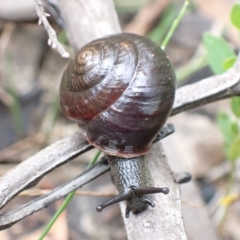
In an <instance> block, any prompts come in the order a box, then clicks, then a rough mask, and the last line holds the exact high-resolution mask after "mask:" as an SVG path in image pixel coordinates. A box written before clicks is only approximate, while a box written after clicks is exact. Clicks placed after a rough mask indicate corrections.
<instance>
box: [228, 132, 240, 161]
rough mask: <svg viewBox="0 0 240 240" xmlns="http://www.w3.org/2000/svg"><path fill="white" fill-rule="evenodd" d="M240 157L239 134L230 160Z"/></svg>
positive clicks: (230, 154) (232, 147) (231, 150)
mask: <svg viewBox="0 0 240 240" xmlns="http://www.w3.org/2000/svg"><path fill="white" fill-rule="evenodd" d="M239 157H240V136H238V137H237V138H236V139H235V141H234V142H233V144H232V146H231V148H230V151H229V158H230V160H232V161H235V160H237V159H238V158H239Z"/></svg>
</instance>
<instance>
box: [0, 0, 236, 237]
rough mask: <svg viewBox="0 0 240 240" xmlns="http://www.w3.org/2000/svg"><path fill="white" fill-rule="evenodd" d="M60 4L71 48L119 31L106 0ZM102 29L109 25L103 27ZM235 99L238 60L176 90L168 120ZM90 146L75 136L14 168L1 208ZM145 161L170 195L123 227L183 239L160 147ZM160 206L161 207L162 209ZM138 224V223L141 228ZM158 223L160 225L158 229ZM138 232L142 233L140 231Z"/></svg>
mask: <svg viewBox="0 0 240 240" xmlns="http://www.w3.org/2000/svg"><path fill="white" fill-rule="evenodd" d="M59 2H60V4H61V9H62V11H63V13H62V15H63V16H64V21H65V23H66V26H67V29H68V31H69V32H68V36H69V38H70V40H71V42H72V45H73V46H74V47H75V49H79V48H80V47H81V46H82V45H83V44H85V43H86V41H90V40H92V39H93V38H96V37H101V36H102V35H107V34H112V33H114V32H119V29H120V28H119V25H118V23H117V20H116V14H115V12H114V9H113V5H112V2H111V1H110V0H102V1H100V0H99V1H96V0H89V1H87V2H86V1H80V0H75V1H71V4H70V3H69V1H67V0H59ZM96 2H101V3H102V5H101V6H100V7H99V5H98V4H97V3H96ZM74 4H75V5H74ZM88 5H89V6H90V9H91V12H89V11H90V10H89V9H88V7H87V6H88ZM94 6H95V8H94ZM101 9H104V10H103V12H102V14H103V15H102V16H101V14H100V13H99V11H100V12H101ZM93 11H96V12H97V13H96V16H97V17H96V19H97V20H96V19H95V20H94V16H95V14H93ZM79 12H81V17H82V18H85V17H86V18H90V19H91V20H89V22H88V24H90V23H91V22H92V23H94V24H93V26H92V27H89V26H88V28H91V31H89V33H88V32H86V33H85V31H86V28H87V27H86V26H85V27H83V26H80V25H79V24H81V22H82V21H79V15H78V13H79ZM102 18H103V19H104V21H103V22H100V20H99V19H102ZM98 24H99V26H98ZM106 24H109V25H111V26H107V25H106ZM101 26H102V28H101ZM114 26H115V27H114ZM99 29H101V30H99ZM104 29H105V30H104ZM83 34H85V36H84V39H82V36H83ZM233 95H240V57H239V58H238V60H237V63H236V64H235V66H234V67H233V68H232V69H231V70H229V71H228V72H226V73H224V74H221V75H218V76H213V77H210V78H207V79H204V80H201V81H200V82H198V83H195V84H191V85H189V86H185V87H182V88H180V89H178V90H177V93H176V100H175V103H174V108H173V111H172V115H174V114H177V113H180V112H182V111H185V110H187V109H191V108H195V107H197V106H200V105H203V104H207V103H209V102H213V101H216V100H219V99H222V98H226V97H230V96H233ZM90 147H91V146H89V144H88V143H86V141H85V140H84V139H83V137H82V136H81V134H80V133H79V132H77V133H74V134H72V135H71V136H69V137H67V138H65V139H63V140H61V141H58V142H56V143H54V144H52V145H50V146H49V147H47V148H46V149H43V150H42V151H40V152H39V153H37V154H36V155H34V156H32V157H30V158H28V159H26V160H25V161H24V162H22V163H21V164H19V165H17V166H16V167H15V168H13V169H12V170H11V171H9V172H8V173H6V174H5V175H4V176H2V177H1V178H0V208H2V207H3V206H5V205H6V204H7V203H8V202H9V201H10V200H11V199H12V198H13V197H14V196H16V195H17V194H18V193H19V192H21V191H22V190H24V189H25V188H26V187H28V186H30V185H31V184H33V183H35V182H36V180H39V179H40V178H41V177H43V176H44V175H45V174H47V173H48V172H49V171H51V170H53V169H54V168H56V167H58V166H60V165H62V164H64V163H65V162H67V161H69V160H70V159H72V158H74V157H75V156H77V155H78V154H81V152H83V151H87V150H88V149H89V148H90ZM147 158H148V159H149V161H148V163H149V164H150V167H151V171H152V173H151V174H152V175H153V178H154V179H155V185H156V186H168V187H170V190H171V193H170V194H169V195H168V196H162V195H157V196H156V200H155V201H156V207H155V208H154V209H149V211H145V212H143V213H141V214H139V215H136V216H135V215H131V217H130V218H129V220H127V221H126V222H125V223H126V228H127V231H128V237H129V239H135V238H136V234H138V238H140V239H144V238H141V234H142V236H147V238H145V239H150V238H151V239H159V236H164V235H165V236H169V237H166V238H164V239H176V238H175V237H174V236H177V238H178V239H186V235H185V232H184V228H183V221H182V215H181V202H180V193H179V187H178V185H177V184H175V183H174V182H173V178H172V173H171V171H170V169H169V167H168V165H167V163H166V159H165V156H164V154H163V152H162V149H161V146H160V145H156V146H154V148H153V149H152V150H151V152H150V153H149V155H148V156H147ZM98 166H99V165H97V167H96V168H97V169H98V171H97V172H96V171H87V172H85V173H83V174H81V176H79V179H80V180H79V179H78V178H77V179H74V180H72V181H73V182H69V183H67V184H64V185H63V186H60V187H59V188H57V189H55V190H54V192H53V193H50V194H48V195H47V196H42V197H40V198H37V199H35V200H34V201H32V202H30V203H28V204H26V205H24V206H22V207H20V208H19V209H16V210H13V211H11V212H7V213H4V214H2V215H0V226H2V229H3V228H6V227H9V226H10V225H12V224H13V223H16V222H17V221H19V220H21V219H22V218H24V217H26V216H29V215H30V214H32V213H33V212H35V211H39V210H40V209H42V208H44V207H46V206H47V205H49V204H50V203H52V202H53V201H56V200H57V199H59V198H61V197H62V196H64V195H66V194H67V193H68V192H70V191H72V190H74V189H77V188H79V186H80V185H83V184H86V183H87V182H88V181H89V179H93V178H96V177H97V176H99V175H100V174H102V173H104V172H105V171H107V169H108V168H107V167H106V166H105V165H104V166H103V168H98ZM156 176H157V177H156ZM159 176H160V177H159ZM76 182H78V183H76ZM163 202H164V203H165V205H163V204H162V203H163ZM140 219H141V223H140V224H139V221H140ZM144 219H147V220H144ZM149 219H152V220H149ZM137 220H138V224H139V227H137V228H136V225H135V222H136V221H137ZM156 224H161V225H160V226H158V225H156ZM154 226H158V227H161V233H158V234H163V235H158V236H157V235H156V234H155V231H156V228H155V227H154ZM140 228H141V230H142V231H139V229H140ZM156 237H158V238H156Z"/></svg>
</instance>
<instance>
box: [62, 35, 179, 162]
mask: <svg viewBox="0 0 240 240" xmlns="http://www.w3.org/2000/svg"><path fill="white" fill-rule="evenodd" d="M174 95H175V74H174V71H173V68H172V66H171V63H170V61H169V59H168V57H167V56H166V54H165V53H164V51H163V50H161V48H160V47H159V46H158V45H157V44H155V43H154V42H152V41H151V40H149V39H147V38H145V37H142V36H138V35H135V34H129V33H122V34H116V35H111V36H107V37H105V38H101V39H97V40H95V41H93V42H91V43H89V44H87V45H86V46H84V47H83V48H82V49H81V50H80V51H79V52H78V53H77V54H76V56H75V58H74V59H73V60H72V61H70V63H69V65H68V67H67V69H66V70H65V71H64V74H63V77H62V83H61V88H60V104H61V108H62V111H63V113H64V114H65V115H66V116H68V117H69V118H71V119H73V120H74V121H77V122H78V123H79V126H80V128H81V131H82V133H83V135H84V137H85V138H86V139H87V140H88V141H89V142H90V143H91V144H92V145H94V146H95V147H97V148H99V149H101V150H102V151H103V152H105V153H107V154H109V155H115V156H121V157H125V158H131V157H135V156H139V155H143V154H145V153H146V152H148V151H149V149H150V147H151V145H152V141H153V140H154V138H155V136H156V135H157V133H158V132H159V130H160V129H161V128H162V126H163V125H164V123H165V122H166V120H167V118H168V116H169V114H170V112H171V109H172V105H173V101H174Z"/></svg>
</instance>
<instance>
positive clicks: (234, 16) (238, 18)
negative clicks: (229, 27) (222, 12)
mask: <svg viewBox="0 0 240 240" xmlns="http://www.w3.org/2000/svg"><path fill="white" fill-rule="evenodd" d="M230 17H231V21H232V24H233V25H234V26H235V27H237V28H238V29H240V3H235V4H234V5H233V7H232V11H231V15H230Z"/></svg>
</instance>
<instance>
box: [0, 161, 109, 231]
mask: <svg viewBox="0 0 240 240" xmlns="http://www.w3.org/2000/svg"><path fill="white" fill-rule="evenodd" d="M108 170H109V166H108V165H107V164H106V163H104V162H100V163H97V164H96V165H95V166H93V167H92V168H90V169H89V170H87V171H85V172H83V173H82V174H81V175H79V176H78V177H77V178H75V179H73V180H71V181H70V182H68V183H66V184H63V185H62V186H60V187H58V188H56V189H54V190H53V191H52V192H50V193H49V194H47V195H45V196H44V197H40V198H37V199H35V200H33V201H31V202H29V203H27V204H25V205H23V206H22V207H20V208H18V209H16V210H13V211H10V212H7V213H4V214H2V215H1V217H0V230H3V229H5V228H8V227H10V226H12V225H13V224H14V223H16V222H18V221H20V220H21V219H23V218H25V217H26V216H29V215H31V214H33V213H34V212H37V211H39V210H40V209H43V208H45V207H47V206H48V205H49V204H50V203H51V202H54V201H56V200H58V199H60V198H62V197H64V196H66V195H67V194H68V193H69V192H71V191H73V190H76V189H78V188H80V187H82V186H83V185H84V184H86V183H88V182H90V181H92V180H93V179H95V178H96V177H98V176H100V175H101V174H103V173H104V172H106V171H108Z"/></svg>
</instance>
